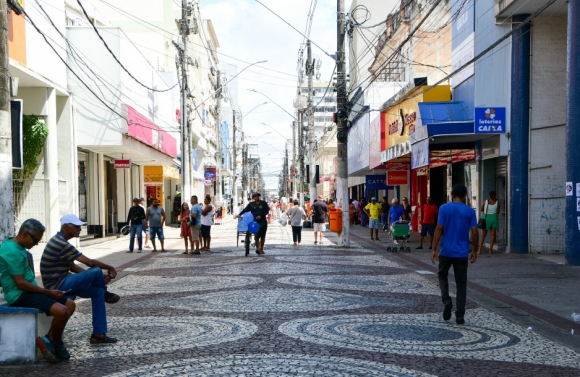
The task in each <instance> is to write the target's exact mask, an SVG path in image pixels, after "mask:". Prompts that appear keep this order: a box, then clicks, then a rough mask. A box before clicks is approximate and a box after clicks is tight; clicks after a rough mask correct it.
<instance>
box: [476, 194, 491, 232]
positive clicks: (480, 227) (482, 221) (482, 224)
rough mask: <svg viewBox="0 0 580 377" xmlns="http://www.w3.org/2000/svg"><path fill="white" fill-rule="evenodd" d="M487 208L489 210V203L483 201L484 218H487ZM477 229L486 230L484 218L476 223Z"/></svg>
mask: <svg viewBox="0 0 580 377" xmlns="http://www.w3.org/2000/svg"><path fill="white" fill-rule="evenodd" d="M488 208H489V203H488V202H487V200H486V201H485V217H487V210H488ZM477 227H478V228H479V229H483V230H486V229H487V220H486V219H485V218H481V219H479V221H478V222H477Z"/></svg>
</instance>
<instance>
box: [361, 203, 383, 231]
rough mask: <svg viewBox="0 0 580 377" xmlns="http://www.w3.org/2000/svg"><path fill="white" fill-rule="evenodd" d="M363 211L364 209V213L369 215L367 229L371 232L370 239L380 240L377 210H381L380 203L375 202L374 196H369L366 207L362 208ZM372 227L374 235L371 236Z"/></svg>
mask: <svg viewBox="0 0 580 377" xmlns="http://www.w3.org/2000/svg"><path fill="white" fill-rule="evenodd" d="M363 211H365V213H366V214H367V216H368V217H369V230H370V232H371V241H374V240H375V239H376V240H377V241H380V240H379V212H380V211H381V205H380V204H379V203H377V198H375V197H373V198H371V202H370V203H369V204H367V205H366V207H364V208H363ZM373 229H374V231H375V234H374V237H373Z"/></svg>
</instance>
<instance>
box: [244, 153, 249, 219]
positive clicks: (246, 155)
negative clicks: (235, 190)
mask: <svg viewBox="0 0 580 377" xmlns="http://www.w3.org/2000/svg"><path fill="white" fill-rule="evenodd" d="M248 175H249V174H248V144H247V143H244V145H242V195H243V197H242V203H244V207H245V206H246V205H247V198H248Z"/></svg>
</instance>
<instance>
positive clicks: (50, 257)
mask: <svg viewBox="0 0 580 377" xmlns="http://www.w3.org/2000/svg"><path fill="white" fill-rule="evenodd" d="M136 203H137V208H139V205H138V201H137V202H136ZM139 221H141V220H139ZM60 223H61V227H60V232H58V233H57V234H56V235H55V236H54V237H52V238H51V239H50V240H49V241H48V243H47V244H46V247H45V248H44V252H43V253H42V258H41V260H40V275H41V277H42V283H43V284H44V288H46V289H52V290H60V291H64V292H66V293H67V294H68V295H75V296H79V297H83V298H90V299H91V301H92V309H93V334H92V335H91V338H90V342H91V344H98V343H116V342H117V339H115V338H110V337H108V336H107V310H106V308H105V303H109V304H114V303H115V302H117V301H119V299H120V297H119V296H117V295H116V294H114V293H110V292H107V285H106V284H107V283H108V282H109V281H111V279H114V278H115V277H116V276H117V271H115V268H114V267H113V266H109V265H108V264H105V263H102V262H99V261H97V260H93V259H90V258H87V257H86V256H84V255H83V254H82V253H81V252H79V251H78V250H77V249H76V248H75V247H74V246H73V245H71V244H70V243H69V242H68V240H70V239H71V238H76V237H79V236H80V234H81V226H83V225H87V223H85V222H82V221H80V220H79V218H78V217H77V216H76V215H74V214H68V215H65V216H63V217H62V218H61V219H60ZM75 261H79V262H81V263H83V264H85V265H86V266H88V267H90V268H89V269H88V270H84V269H83V268H81V267H79V266H78V265H76V264H75ZM102 270H107V272H108V274H107V275H103V271H102Z"/></svg>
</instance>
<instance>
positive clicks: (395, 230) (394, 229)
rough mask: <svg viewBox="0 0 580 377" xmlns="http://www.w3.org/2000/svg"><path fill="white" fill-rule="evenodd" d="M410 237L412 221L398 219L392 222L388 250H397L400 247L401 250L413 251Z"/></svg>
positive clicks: (394, 251)
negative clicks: (409, 242)
mask: <svg viewBox="0 0 580 377" xmlns="http://www.w3.org/2000/svg"><path fill="white" fill-rule="evenodd" d="M409 237H411V222H410V221H406V220H397V221H395V222H394V223H392V224H391V232H390V242H389V244H388V246H387V252H391V251H392V252H393V253H396V252H397V247H399V251H400V252H405V251H406V252H407V253H410V252H411V248H410V247H409V245H408V240H409Z"/></svg>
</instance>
